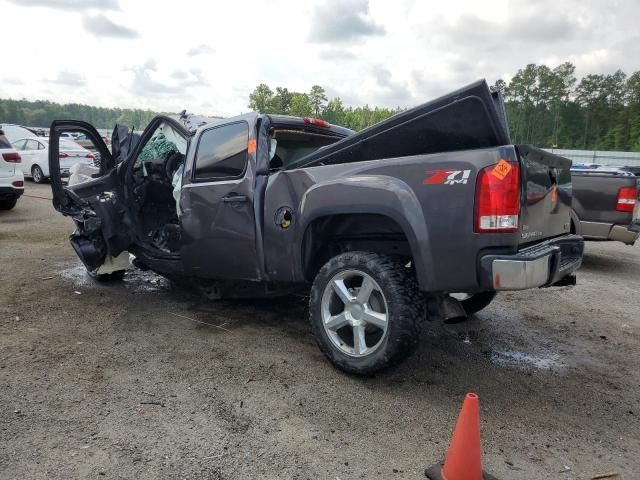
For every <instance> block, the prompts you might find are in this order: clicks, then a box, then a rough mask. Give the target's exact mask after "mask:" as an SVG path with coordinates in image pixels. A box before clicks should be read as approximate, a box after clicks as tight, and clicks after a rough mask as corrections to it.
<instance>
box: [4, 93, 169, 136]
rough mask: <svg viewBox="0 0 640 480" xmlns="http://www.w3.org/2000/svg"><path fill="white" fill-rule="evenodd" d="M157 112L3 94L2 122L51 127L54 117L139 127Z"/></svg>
mask: <svg viewBox="0 0 640 480" xmlns="http://www.w3.org/2000/svg"><path fill="white" fill-rule="evenodd" d="M156 115H158V113H157V112H152V111H151V110H142V109H131V108H105V107H92V106H90V105H81V104H77V103H69V104H60V103H54V102H49V101H47V100H36V101H28V100H10V99H4V98H0V125H1V124H2V123H3V122H4V123H15V124H18V125H26V126H30V127H48V126H49V125H51V122H52V121H53V120H55V119H73V120H82V121H84V122H89V123H90V124H92V125H93V126H94V127H96V128H109V129H111V128H113V126H114V125H115V124H116V123H121V124H124V125H128V126H130V127H136V129H139V128H144V127H146V126H147V124H148V123H149V122H150V121H151V119H152V118H153V117H155V116H156Z"/></svg>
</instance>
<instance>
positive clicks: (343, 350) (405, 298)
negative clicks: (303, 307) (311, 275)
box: [309, 252, 425, 375]
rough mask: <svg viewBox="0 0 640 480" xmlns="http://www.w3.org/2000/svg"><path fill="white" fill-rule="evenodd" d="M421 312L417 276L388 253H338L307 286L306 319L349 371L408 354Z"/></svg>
mask: <svg viewBox="0 0 640 480" xmlns="http://www.w3.org/2000/svg"><path fill="white" fill-rule="evenodd" d="M424 316H425V305H424V298H423V296H422V294H421V293H420V290H419V288H418V284H417V281H416V279H415V276H414V275H413V274H412V272H411V270H410V269H408V268H406V267H405V266H404V265H403V264H402V263H400V262H398V261H396V260H394V259H393V258H391V257H388V256H386V255H380V254H377V253H368V252H347V253H343V254H340V255H338V256H336V257H334V258H332V259H331V260H329V261H328V262H327V263H326V264H325V265H324V266H323V267H322V268H321V269H320V271H319V272H318V274H317V276H316V278H315V281H314V282H313V286H312V287H311V295H310V301H309V319H310V322H311V329H312V331H313V334H314V336H315V338H316V341H317V343H318V346H319V347H320V350H321V351H322V352H323V353H324V354H325V355H326V356H327V358H329V360H331V362H332V363H333V364H334V365H336V366H337V367H338V368H340V369H342V370H344V371H346V372H349V373H354V374H358V375H368V374H372V373H374V372H376V371H378V370H381V369H383V368H385V367H388V366H389V365H392V364H395V363H397V362H399V361H400V360H403V359H404V358H406V357H408V356H409V355H410V354H411V353H412V352H413V351H414V350H415V348H416V346H417V344H418V337H419V326H420V322H421V321H422V320H423V319H424Z"/></svg>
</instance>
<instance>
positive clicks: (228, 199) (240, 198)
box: [222, 193, 249, 203]
mask: <svg viewBox="0 0 640 480" xmlns="http://www.w3.org/2000/svg"><path fill="white" fill-rule="evenodd" d="M247 200H249V199H248V198H247V196H246V195H238V194H236V193H230V194H229V195H227V196H225V197H222V201H223V202H224V203H245V202H246V201H247Z"/></svg>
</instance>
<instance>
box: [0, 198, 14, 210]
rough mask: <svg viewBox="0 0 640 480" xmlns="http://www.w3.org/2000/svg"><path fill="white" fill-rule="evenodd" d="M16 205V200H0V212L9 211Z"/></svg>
mask: <svg viewBox="0 0 640 480" xmlns="http://www.w3.org/2000/svg"><path fill="white" fill-rule="evenodd" d="M17 203H18V199H17V198H10V199H8V200H0V210H11V209H12V208H13V207H15V206H16V204H17Z"/></svg>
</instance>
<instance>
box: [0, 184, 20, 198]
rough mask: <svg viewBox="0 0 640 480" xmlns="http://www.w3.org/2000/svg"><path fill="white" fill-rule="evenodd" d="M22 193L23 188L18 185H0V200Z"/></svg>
mask: <svg viewBox="0 0 640 480" xmlns="http://www.w3.org/2000/svg"><path fill="white" fill-rule="evenodd" d="M23 193H24V188H19V187H4V186H2V187H0V200H11V199H13V198H18V197H20V196H21V195H22V194H23Z"/></svg>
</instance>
